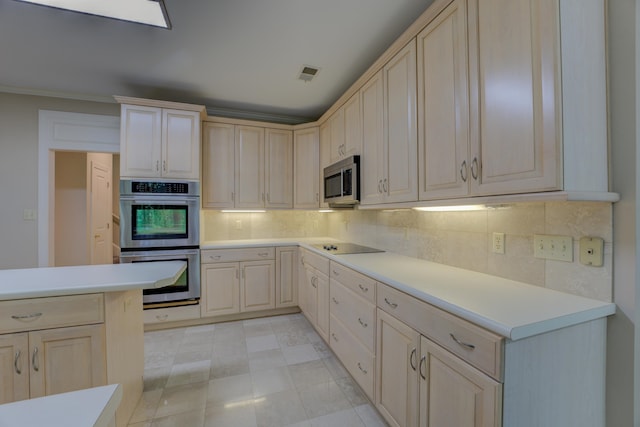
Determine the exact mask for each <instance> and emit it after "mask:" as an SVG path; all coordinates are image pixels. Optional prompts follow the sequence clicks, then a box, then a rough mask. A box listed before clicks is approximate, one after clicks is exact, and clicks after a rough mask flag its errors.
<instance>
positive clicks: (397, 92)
mask: <svg viewBox="0 0 640 427" xmlns="http://www.w3.org/2000/svg"><path fill="white" fill-rule="evenodd" d="M383 74H384V99H385V101H384V106H385V108H384V124H385V126H386V131H385V132H386V135H385V147H386V148H385V154H386V161H385V166H386V168H385V170H386V174H385V176H384V177H383V182H382V191H383V193H385V201H386V202H408V201H415V200H418V159H417V157H418V135H417V133H418V130H417V124H416V119H417V113H416V95H417V92H416V91H417V89H416V42H415V39H414V40H412V41H411V42H409V43H408V44H407V45H406V46H405V47H404V48H403V49H402V50H401V51H400V52H398V53H397V54H396V55H395V56H394V57H393V58H392V59H391V60H390V61H389V62H388V63H387V64H386V65H385V66H384V68H383Z"/></svg>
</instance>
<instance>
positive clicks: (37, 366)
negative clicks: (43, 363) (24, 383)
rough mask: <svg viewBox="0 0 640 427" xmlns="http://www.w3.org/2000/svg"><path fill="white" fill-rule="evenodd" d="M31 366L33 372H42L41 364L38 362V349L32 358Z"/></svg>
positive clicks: (34, 350) (35, 349) (34, 351)
mask: <svg viewBox="0 0 640 427" xmlns="http://www.w3.org/2000/svg"><path fill="white" fill-rule="evenodd" d="M31 365H32V366H33V370H34V371H36V372H38V371H39V370H40V362H39V361H38V347H36V348H34V349H33V356H31Z"/></svg>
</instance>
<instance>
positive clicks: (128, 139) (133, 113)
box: [116, 97, 204, 180]
mask: <svg viewBox="0 0 640 427" xmlns="http://www.w3.org/2000/svg"><path fill="white" fill-rule="evenodd" d="M116 99H117V100H118V101H119V102H121V103H122V106H121V119H120V120H121V121H120V175H121V176H122V177H126V178H178V179H191V180H199V179H200V116H201V114H202V113H203V112H204V107H201V106H196V105H188V104H177V103H168V102H166V103H165V102H159V101H152V100H141V99H137V98H125V97H116Z"/></svg>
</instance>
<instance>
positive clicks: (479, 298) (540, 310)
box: [201, 238, 616, 340]
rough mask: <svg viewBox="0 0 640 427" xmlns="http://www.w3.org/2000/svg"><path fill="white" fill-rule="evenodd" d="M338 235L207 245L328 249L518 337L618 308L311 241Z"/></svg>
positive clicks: (444, 306)
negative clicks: (350, 252) (339, 250)
mask: <svg viewBox="0 0 640 427" xmlns="http://www.w3.org/2000/svg"><path fill="white" fill-rule="evenodd" d="M322 242H336V240H334V239H325V238H303V239H295V238H290V239H259V240H238V241H232V240H227V241H215V242H206V244H205V245H203V246H201V248H203V249H206V248H210V249H213V248H219V249H223V248H234V247H256V246H280V245H284V244H286V245H295V244H299V245H300V246H302V247H304V248H306V249H308V250H311V251H313V252H316V253H319V254H322V255H324V256H326V257H327V258H330V259H332V260H335V261H337V262H339V263H340V264H343V265H345V266H347V267H350V268H352V269H354V270H356V271H359V272H361V273H363V274H365V275H367V276H369V277H371V278H373V279H375V280H377V281H379V282H382V283H385V284H387V285H390V286H392V287H394V288H396V289H398V290H400V291H403V292H406V293H407V294H410V295H412V296H414V297H416V298H418V299H420V300H422V301H425V302H427V303H430V304H432V305H434V306H436V307H439V308H441V309H443V310H445V311H448V312H449V313H452V314H455V315H457V316H459V317H461V318H463V319H466V320H468V321H470V322H473V323H475V324H477V325H479V326H482V327H484V328H486V329H488V330H490V331H492V332H495V333H497V334H499V335H502V336H504V337H506V338H509V339H512V340H518V339H522V338H526V337H530V336H533V335H536V334H540V333H544V332H548V331H552V330H556V329H560V328H563V327H567V326H571V325H575V324H578V323H582V322H586V321H589V320H594V319H598V318H601V317H605V316H608V315H611V314H614V313H615V310H616V306H615V304H613V303H608V302H603V301H598V300H593V299H590V298H584V297H580V296H576V295H572V294H567V293H563V292H558V291H554V290H551V289H547V288H542V287H539V286H533V285H529V284H526V283H522V282H517V281H515V280H509V279H504V278H501V277H497V276H491V275H488V274H482V273H477V272H474V271H470V270H464V269H461V268H455V267H450V266H447V265H443V264H438V263H434V262H429V261H425V260H421V259H416V258H410V257H406V256H402V255H398V254H395V253H392V252H382V253H372V254H354V255H330V254H328V253H327V252H325V251H322V250H319V249H316V248H314V247H312V246H310V244H312V243H322Z"/></svg>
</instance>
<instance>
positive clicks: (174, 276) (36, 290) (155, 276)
mask: <svg viewBox="0 0 640 427" xmlns="http://www.w3.org/2000/svg"><path fill="white" fill-rule="evenodd" d="M186 268H187V263H186V262H184V261H162V262H139V263H128V264H103V265H82V266H74V267H43V268H24V269H16V270H0V301H2V300H13V299H21V298H37V297H48V296H61V295H74V294H87V293H95V292H114V291H126V290H131V289H149V288H161V287H164V286H168V285H171V284H173V283H175V282H176V280H178V278H179V277H180V275H181V274H182V273H183V272H184V270H185V269H186Z"/></svg>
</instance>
